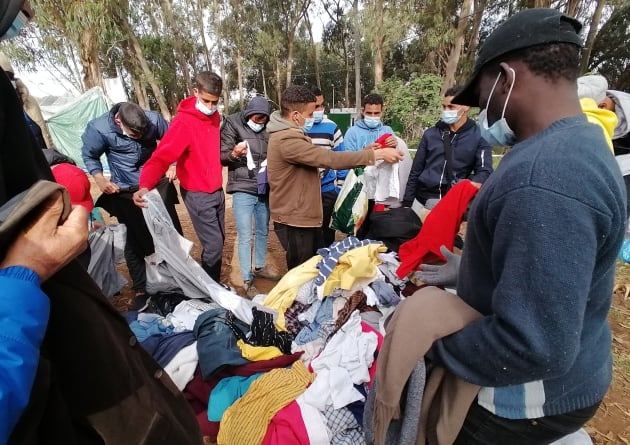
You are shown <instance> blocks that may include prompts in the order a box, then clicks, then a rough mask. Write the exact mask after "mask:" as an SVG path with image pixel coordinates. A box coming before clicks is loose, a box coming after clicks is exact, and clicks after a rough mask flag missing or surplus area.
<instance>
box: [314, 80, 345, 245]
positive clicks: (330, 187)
mask: <svg viewBox="0 0 630 445" xmlns="http://www.w3.org/2000/svg"><path fill="white" fill-rule="evenodd" d="M311 91H312V92H313V94H314V95H315V97H316V98H317V101H316V102H315V111H314V112H313V117H314V118H315V123H314V124H313V128H311V130H309V131H308V133H306V134H307V135H308V136H309V137H310V138H311V140H312V142H313V145H317V146H319V147H325V148H329V149H331V150H333V151H345V148H344V145H343V135H342V134H341V130H339V127H338V126H337V124H336V123H334V122H333V121H332V120H330V119H328V118H327V117H326V116H324V95H323V93H322V90H321V89H319V88H318V87H316V86H313V87H311ZM319 173H320V177H321V181H322V210H323V212H324V219H323V220H322V233H321V236H320V239H319V240H318V243H317V247H318V248H320V247H328V246H330V245H331V244H332V243H333V241H335V231H334V230H333V229H331V228H330V219H331V217H332V213H333V207H334V206H335V201H336V200H337V195H338V194H339V187H338V186H339V185H340V184H339V183H340V182H343V180H344V179H346V175H347V173H348V171H347V170H332V169H329V168H326V169H320V170H319Z"/></svg>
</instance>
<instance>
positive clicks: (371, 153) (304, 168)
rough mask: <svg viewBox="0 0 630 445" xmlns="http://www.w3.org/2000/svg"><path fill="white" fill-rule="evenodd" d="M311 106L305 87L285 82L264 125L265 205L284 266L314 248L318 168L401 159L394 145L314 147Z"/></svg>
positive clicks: (313, 101) (312, 98) (319, 216)
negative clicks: (355, 149)
mask: <svg viewBox="0 0 630 445" xmlns="http://www.w3.org/2000/svg"><path fill="white" fill-rule="evenodd" d="M315 104H316V97H315V95H314V94H313V93H312V92H311V90H310V89H309V88H307V87H305V86H301V85H293V86H290V87H288V88H287V89H286V90H285V91H284V92H283V93H282V101H281V103H280V108H281V109H280V111H274V112H273V113H272V114H271V117H270V119H269V124H268V125H267V131H268V132H269V147H268V151H267V159H268V165H267V171H268V174H269V187H270V194H269V208H270V211H271V219H272V220H273V221H274V228H275V231H276V235H278V239H279V240H280V243H281V244H282V247H283V248H284V250H285V251H286V259H287V267H288V268H289V269H293V268H294V267H296V266H299V265H300V264H302V263H303V262H304V261H306V260H308V259H309V258H311V257H312V256H313V255H314V254H315V251H316V249H317V247H318V246H317V241H318V238H319V233H321V226H322V216H323V213H322V206H321V202H322V197H321V187H320V178H319V170H318V169H319V168H331V169H334V170H339V169H344V168H354V167H359V166H366V165H374V162H375V161H378V160H384V161H385V162H389V163H396V162H398V161H400V160H401V159H402V157H403V156H402V153H400V152H399V151H398V150H395V149H393V148H383V149H381V150H371V149H367V150H362V151H360V152H358V153H356V152H336V151H333V150H330V149H328V148H323V147H318V146H316V145H313V142H312V141H311V138H309V137H308V136H307V133H308V132H309V131H310V130H311V128H312V127H313V121H314V118H313V112H314V111H315Z"/></svg>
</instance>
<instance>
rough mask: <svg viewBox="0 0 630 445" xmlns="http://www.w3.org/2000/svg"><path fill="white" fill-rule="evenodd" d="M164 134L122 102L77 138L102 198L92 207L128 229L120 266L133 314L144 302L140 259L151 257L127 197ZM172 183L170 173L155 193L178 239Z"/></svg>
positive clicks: (162, 124) (158, 120) (159, 120)
mask: <svg viewBox="0 0 630 445" xmlns="http://www.w3.org/2000/svg"><path fill="white" fill-rule="evenodd" d="M167 128H168V122H166V120H165V119H164V118H163V117H162V116H161V115H160V114H158V113H156V112H155V111H145V110H143V109H142V108H140V107H139V106H138V105H136V104H132V103H127V102H122V103H119V104H116V105H114V106H113V107H112V109H111V110H110V111H109V112H107V113H105V114H103V115H102V116H99V117H97V118H96V119H94V120H92V121H90V122H89V123H88V125H87V128H86V129H85V132H84V133H83V136H82V138H81V139H82V140H83V147H82V150H81V154H82V156H83V162H85V167H86V168H87V170H88V172H89V173H90V174H91V175H92V176H93V177H94V181H95V182H96V185H98V188H99V189H100V190H101V191H102V192H103V194H102V195H101V196H100V197H99V198H98V200H97V204H96V205H97V206H98V207H102V208H104V209H105V210H107V211H108V212H109V213H110V214H112V215H114V216H116V217H117V218H118V220H119V221H120V222H121V223H123V224H125V225H126V226H127V242H126V244H125V260H126V262H127V268H128V269H129V275H131V280H132V281H133V289H134V290H135V291H136V295H137V296H138V297H140V298H138V300H137V302H136V303H137V305H135V306H136V307H135V308H136V309H140V308H141V307H142V306H143V305H144V301H145V300H146V299H145V297H144V293H145V290H146V289H145V287H146V269H145V263H144V257H145V256H147V255H150V254H151V253H153V251H154V247H153V239H152V238H151V234H150V233H149V229H148V228H147V225H146V222H145V221H144V217H143V215H142V210H141V209H139V208H138V207H136V206H135V205H134V204H133V200H132V197H133V193H134V192H135V191H136V190H138V184H139V178H140V169H141V167H142V166H143V165H144V163H145V162H146V161H147V160H148V159H149V157H150V156H151V153H153V152H154V151H155V148H156V147H157V142H158V140H160V139H162V137H163V136H164V133H166V130H167ZM103 154H105V155H106V156H107V161H108V163H109V168H110V171H111V179H107V178H106V177H105V176H103V165H102V163H101V157H102V156H103ZM173 179H175V168H174V167H172V168H171V169H170V171H169V172H167V174H166V176H165V177H164V178H162V180H161V182H160V186H159V187H158V190H159V192H160V194H161V195H162V199H163V200H164V203H165V204H166V208H167V210H168V212H169V215H170V216H171V218H172V219H173V224H174V225H175V228H176V229H177V231H178V232H179V233H182V229H181V224H180V222H179V218H178V217H177V212H176V211H175V203H176V202H177V191H176V190H175V187H174V186H173V184H172V181H173Z"/></svg>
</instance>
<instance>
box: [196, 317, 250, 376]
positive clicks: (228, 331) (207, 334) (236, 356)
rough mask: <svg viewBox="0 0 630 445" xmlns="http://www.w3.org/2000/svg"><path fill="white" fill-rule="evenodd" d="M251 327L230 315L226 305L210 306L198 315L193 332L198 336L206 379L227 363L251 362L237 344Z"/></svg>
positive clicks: (202, 370) (240, 363) (203, 372)
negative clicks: (212, 307)
mask: <svg viewBox="0 0 630 445" xmlns="http://www.w3.org/2000/svg"><path fill="white" fill-rule="evenodd" d="M248 330H249V326H247V325H246V324H245V323H243V322H242V321H240V320H237V319H235V318H233V317H231V316H230V315H229V313H228V311H226V310H225V309H223V308H218V309H211V310H209V311H208V312H204V313H203V314H201V315H200V316H199V318H197V321H196V322H195V327H194V328H193V331H194V333H195V337H196V338H197V352H198V353H199V368H200V369H201V374H202V376H203V379H204V380H208V379H209V378H210V377H212V375H213V374H214V373H216V372H217V371H220V370H221V368H223V367H225V366H230V365H231V366H239V365H244V364H246V363H249V360H247V359H245V358H243V356H242V354H241V350H240V349H239V347H238V346H237V345H236V342H237V340H238V339H239V337H240V338H244V336H245V333H246V332H247V331H248Z"/></svg>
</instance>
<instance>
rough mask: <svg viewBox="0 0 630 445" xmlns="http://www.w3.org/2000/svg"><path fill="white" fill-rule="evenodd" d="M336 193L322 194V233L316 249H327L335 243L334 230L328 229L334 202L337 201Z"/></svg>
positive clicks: (334, 191)
mask: <svg viewBox="0 0 630 445" xmlns="http://www.w3.org/2000/svg"><path fill="white" fill-rule="evenodd" d="M337 195H338V193H337V191H336V190H330V191H328V192H322V211H323V212H324V219H323V220H322V231H321V235H320V239H319V240H318V242H317V247H318V248H320V247H328V246H330V245H331V244H332V243H333V242H334V241H335V230H334V229H331V228H330V220H331V219H332V214H333V210H334V207H335V202H336V201H337Z"/></svg>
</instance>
